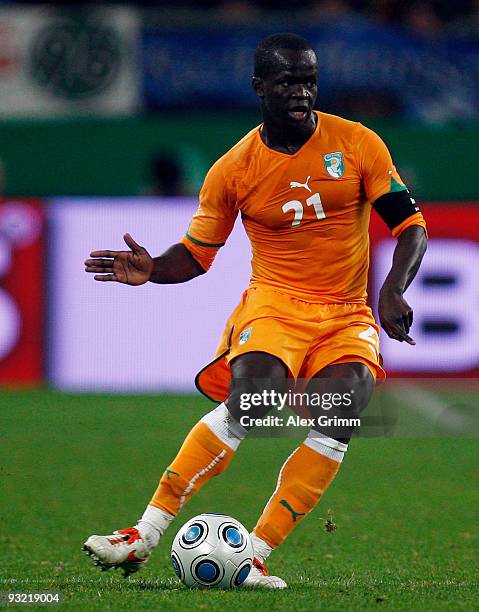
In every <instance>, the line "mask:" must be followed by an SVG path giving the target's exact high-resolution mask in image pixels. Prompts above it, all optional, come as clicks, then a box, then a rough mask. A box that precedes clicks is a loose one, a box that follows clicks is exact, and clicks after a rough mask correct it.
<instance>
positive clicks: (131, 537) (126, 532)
mask: <svg viewBox="0 0 479 612" xmlns="http://www.w3.org/2000/svg"><path fill="white" fill-rule="evenodd" d="M116 533H119V534H121V535H123V536H124V537H123V538H122V539H121V540H120V542H124V541H126V543H127V544H133V542H136V541H137V540H141V539H142V537H141V535H140V532H139V531H138V529H137V528H136V527H129V528H128V529H119V530H118V531H117V532H116ZM126 536H128V537H126ZM112 543H113V542H112Z"/></svg>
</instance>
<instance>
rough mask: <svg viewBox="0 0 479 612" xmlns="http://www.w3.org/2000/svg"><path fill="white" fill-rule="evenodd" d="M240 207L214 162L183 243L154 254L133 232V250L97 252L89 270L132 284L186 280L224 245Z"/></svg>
mask: <svg viewBox="0 0 479 612" xmlns="http://www.w3.org/2000/svg"><path fill="white" fill-rule="evenodd" d="M236 215H237V210H236V208H235V206H234V205H233V204H232V198H231V195H230V192H229V190H228V187H227V184H226V180H225V178H224V173H223V168H222V164H221V160H220V162H217V163H216V164H214V165H213V167H212V168H211V170H210V171H209V172H208V175H207V176H206V179H205V182H204V184H203V187H202V189H201V192H200V205H199V207H198V210H197V211H196V213H195V215H194V216H193V219H192V221H191V224H190V227H189V229H188V231H187V232H186V234H185V236H184V237H183V239H182V240H181V242H179V243H177V244H174V245H173V246H171V247H170V248H169V249H168V250H166V251H165V252H164V253H163V254H162V255H160V256H159V257H155V258H153V257H151V255H150V254H149V253H148V251H147V250H146V249H145V248H144V247H142V246H140V245H139V244H137V242H135V240H133V238H132V237H131V236H130V234H125V236H124V240H125V242H126V244H127V246H128V247H129V248H130V251H93V252H92V253H90V257H91V258H92V259H87V261H86V262H85V271H86V272H90V273H93V274H95V276H94V278H95V280H97V281H114V282H117V283H125V284H128V285H143V284H144V283H146V282H148V281H151V282H153V283H159V284H172V283H184V282H186V281H189V280H191V279H193V278H196V277H197V276H200V275H201V274H204V273H205V272H206V271H207V270H208V269H209V267H210V266H211V264H212V263H213V260H214V258H215V256H216V253H217V252H218V250H219V248H220V247H222V246H223V245H224V243H225V242H226V239H227V237H228V236H229V234H230V232H231V230H232V229H233V225H234V222H235V219H236Z"/></svg>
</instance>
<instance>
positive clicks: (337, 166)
mask: <svg viewBox="0 0 479 612" xmlns="http://www.w3.org/2000/svg"><path fill="white" fill-rule="evenodd" d="M323 159H324V166H325V168H326V171H327V173H328V174H329V176H332V177H333V178H335V179H338V178H341V177H342V176H343V174H344V161H343V154H342V153H341V151H336V153H326V154H325V155H323Z"/></svg>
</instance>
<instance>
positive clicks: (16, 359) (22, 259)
mask: <svg viewBox="0 0 479 612" xmlns="http://www.w3.org/2000/svg"><path fill="white" fill-rule="evenodd" d="M44 265H45V257H44V254H43V208H42V207H41V205H40V203H38V202H35V201H32V200H26V201H20V200H3V201H0V384H2V385H12V386H17V385H23V384H27V385H30V384H35V383H39V382H41V379H42V374H43V356H44V352H43V324H44V311H43V296H44Z"/></svg>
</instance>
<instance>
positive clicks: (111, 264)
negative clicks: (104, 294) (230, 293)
mask: <svg viewBox="0 0 479 612" xmlns="http://www.w3.org/2000/svg"><path fill="white" fill-rule="evenodd" d="M124 240H125V242H126V244H127V246H128V247H129V248H130V250H129V251H93V252H92V253H90V257H92V258H94V259H87V261H86V262H85V271H86V272H90V273H93V274H95V276H94V278H95V280H97V281H103V282H105V281H114V282H117V283H124V284H127V285H143V284H144V283H146V282H148V281H151V282H153V283H162V284H168V283H184V282H186V281H189V280H191V279H192V278H195V277H196V276H199V275H200V274H204V273H205V270H204V269H203V268H202V267H201V266H200V264H199V263H198V262H197V261H196V259H195V258H194V257H193V256H192V255H191V253H190V252H189V251H188V249H186V248H185V247H184V246H183V245H182V244H180V243H178V244H174V245H173V246H171V247H170V248H169V249H168V250H167V251H165V252H164V253H163V255H160V256H159V257H155V258H153V257H151V255H150V254H149V253H148V251H147V250H146V249H145V248H144V247H142V246H140V245H139V244H138V243H137V242H135V240H133V238H132V237H131V236H130V234H125V236H124Z"/></svg>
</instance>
